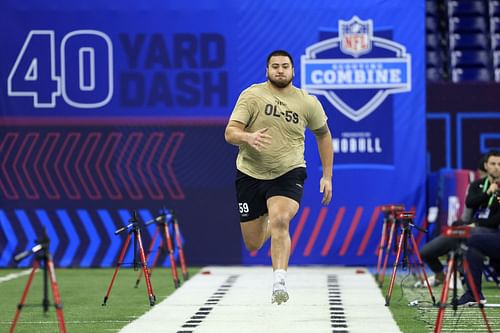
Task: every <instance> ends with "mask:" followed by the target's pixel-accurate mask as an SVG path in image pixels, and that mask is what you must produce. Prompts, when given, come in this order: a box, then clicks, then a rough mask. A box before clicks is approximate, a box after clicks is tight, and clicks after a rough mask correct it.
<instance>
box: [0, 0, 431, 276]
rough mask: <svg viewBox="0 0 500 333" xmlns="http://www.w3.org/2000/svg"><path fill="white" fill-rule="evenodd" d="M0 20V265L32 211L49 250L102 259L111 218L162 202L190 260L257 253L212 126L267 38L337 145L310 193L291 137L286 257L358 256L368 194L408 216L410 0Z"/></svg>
mask: <svg viewBox="0 0 500 333" xmlns="http://www.w3.org/2000/svg"><path fill="white" fill-rule="evenodd" d="M0 26H1V29H0V43H1V45H2V46H3V47H2V53H1V54H0V172H1V174H2V177H0V200H1V203H2V206H1V210H0V223H1V229H0V254H1V255H0V260H1V261H0V266H10V265H13V262H12V260H11V257H12V256H13V255H14V254H16V253H17V252H20V251H24V250H26V249H28V248H30V247H31V246H33V244H34V242H35V240H36V238H37V237H38V235H39V234H40V233H41V230H42V228H43V227H45V228H46V229H47V232H48V234H49V236H50V238H51V240H52V244H51V248H50V250H51V252H52V253H53V255H54V258H55V262H56V264H57V265H60V266H75V267H89V266H91V267H94V266H96V267H98V266H112V265H114V263H115V262H116V259H117V256H118V255H119V252H120V248H121V246H122V245H123V242H124V240H125V236H124V235H119V236H115V235H114V234H113V231H114V230H115V229H117V228H119V227H120V226H122V225H124V224H127V222H128V217H129V216H130V214H131V211H132V210H137V211H139V212H140V214H139V215H140V217H141V218H142V219H143V220H147V219H148V218H150V217H153V216H156V215H157V214H158V212H159V211H160V210H161V209H162V207H164V206H166V207H167V208H171V209H175V211H176V212H177V214H178V216H179V223H180V225H181V230H182V232H183V239H184V242H185V252H186V259H187V261H188V264H197V265H203V264H235V263H246V264H254V263H255V264H261V263H269V262H270V258H269V255H268V245H267V247H265V248H263V249H262V250H260V251H259V252H257V253H251V254H250V253H248V252H247V251H246V250H244V249H243V245H242V242H241V236H240V229H239V223H238V216H237V207H236V202H235V195H234V173H235V170H234V164H235V162H234V159H235V155H236V149H235V148H234V147H232V146H230V145H228V144H226V143H225V142H224V137H223V133H224V127H225V123H226V121H227V118H228V116H229V114H230V113H231V110H232V107H233V105H234V103H235V101H236V99H237V97H238V94H239V93H240V92H241V91H242V90H243V89H244V88H246V87H247V86H248V85H249V84H252V83H255V82H262V81H264V80H265V75H264V74H265V58H266V56H267V54H268V53H269V52H270V51H271V50H274V49H277V48H283V49H286V50H289V51H290V53H291V54H292V55H293V56H294V59H295V74H296V75H295V79H294V84H295V85H297V86H302V87H303V88H304V89H307V90H309V91H310V92H311V93H314V94H317V95H318V96H319V98H320V101H321V102H322V104H323V106H324V108H325V110H326V112H327V115H328V117H329V125H330V127H331V129H332V133H333V136H334V145H335V147H336V157H335V170H334V183H333V187H334V195H333V202H332V204H331V205H330V206H329V207H321V205H320V200H321V196H320V194H319V193H318V189H317V188H318V182H319V178H320V176H321V170H320V165H321V164H320V160H319V157H318V154H317V149H316V144H315V142H314V139H313V138H312V136H310V135H309V134H308V136H307V138H306V140H307V141H306V160H307V163H308V181H307V183H306V186H305V195H304V200H303V203H302V206H301V209H300V211H299V212H298V214H297V216H296V218H295V219H294V221H293V222H292V226H291V233H292V241H293V252H292V257H291V262H292V263H298V264H309V263H323V264H352V265H358V264H370V263H374V262H375V260H376V258H375V254H374V253H375V252H374V251H375V248H376V246H377V242H378V238H379V234H380V228H381V216H380V209H379V207H380V205H384V204H391V203H404V204H405V205H406V206H407V207H408V208H409V209H410V208H414V209H416V211H417V219H418V221H417V223H420V221H421V220H422V219H423V212H424V204H425V89H424V88H425V78H424V63H425V61H424V2H423V1H410V0H406V1H397V2H395V1H389V0H386V1H382V0H381V1H376V2H373V1H361V0H357V1H350V2H340V1H312V0H311V1H303V0H301V1H298V0H297V1H294V0H289V1H284V2H283V1H282V2H279V3H278V2H265V1H250V0H246V1H201V0H200V1H189V2H165V1H151V0H150V1H142V2H140V3H136V2H131V1H106V2H102V1H101V2H98V1H87V2H85V3H83V2H81V3H68V2H63V1H53V2H51V3H49V4H47V3H44V4H43V5H42V4H41V3H39V2H36V1H23V2H21V3H18V2H13V1H4V2H2V3H1V4H0ZM148 228H149V229H147V230H144V231H143V238H144V243H145V246H146V247H147V246H148V245H149V242H150V241H151V237H152V234H153V230H152V229H154V227H153V226H150V227H148ZM130 257H131V252H130V251H129V253H128V254H127V260H128V259H130ZM160 262H161V263H162V265H168V260H166V258H165V257H164V255H163V257H162V258H161V260H160ZM22 264H23V265H27V264H29V263H22Z"/></svg>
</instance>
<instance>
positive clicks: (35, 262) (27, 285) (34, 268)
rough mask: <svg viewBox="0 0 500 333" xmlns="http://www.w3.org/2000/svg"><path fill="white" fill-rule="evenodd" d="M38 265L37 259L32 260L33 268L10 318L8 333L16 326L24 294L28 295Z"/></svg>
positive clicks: (22, 305) (24, 298) (24, 297)
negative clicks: (12, 317) (14, 312)
mask: <svg viewBox="0 0 500 333" xmlns="http://www.w3.org/2000/svg"><path fill="white" fill-rule="evenodd" d="M39 265H40V264H39V262H38V261H37V260H35V261H33V268H32V269H31V273H30V276H29V277H28V281H27V282H26V286H25V287H24V290H23V294H22V296H21V300H20V301H19V304H18V305H17V310H16V314H15V315H14V319H13V320H12V324H11V326H10V330H9V333H13V332H14V329H15V328H16V324H17V320H18V319H19V316H20V315H21V310H22V309H23V307H24V301H25V300H26V296H28V291H29V289H30V286H31V283H32V282H33V278H34V277H35V272H36V270H37V268H38V266H39Z"/></svg>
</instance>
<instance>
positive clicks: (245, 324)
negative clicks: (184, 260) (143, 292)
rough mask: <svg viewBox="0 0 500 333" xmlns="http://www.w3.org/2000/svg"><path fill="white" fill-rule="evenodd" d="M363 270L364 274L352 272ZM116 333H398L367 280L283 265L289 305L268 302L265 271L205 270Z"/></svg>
mask: <svg viewBox="0 0 500 333" xmlns="http://www.w3.org/2000/svg"><path fill="white" fill-rule="evenodd" d="M359 271H361V272H365V273H359ZM202 272H207V273H210V274H201V273H200V274H197V275H195V276H194V277H193V278H191V279H190V280H189V281H187V282H186V283H185V284H183V285H182V287H181V288H179V289H178V290H176V291H175V292H174V293H173V294H172V295H171V296H169V297H168V298H167V299H166V300H164V301H163V302H161V303H159V304H157V305H155V306H154V307H153V308H152V309H151V310H150V311H149V312H147V313H146V314H144V315H143V316H141V317H140V318H138V319H137V320H135V321H134V322H132V323H130V324H129V325H127V326H126V327H124V328H123V329H122V330H121V331H120V332H122V333H143V332H148V333H155V332H158V333H159V332H172V333H181V332H182V333H188V332H196V333H216V332H217V333H229V332H230V333H255V332H266V333H274V332H287V333H304V332H311V333H327V332H328V333H331V332H350V333H365V332H366V333H368V332H369V333H372V332H385V333H392V332H394V333H396V332H400V330H399V328H398V327H397V325H396V323H395V321H394V319H393V318H392V315H391V313H390V311H389V309H388V308H387V307H385V306H384V304H385V301H384V297H383V295H382V294H381V293H380V290H379V289H378V287H377V285H376V283H375V281H374V279H373V277H372V276H371V275H370V274H369V273H368V272H367V271H365V270H363V269H361V270H359V269H358V270H357V269H356V268H344V267H295V266H294V267H290V269H289V270H288V277H287V286H288V291H289V293H290V300H289V301H288V302H287V303H285V304H283V305H280V306H277V305H275V304H271V288H272V282H273V276H272V269H271V268H270V267H206V268H204V269H203V270H202Z"/></svg>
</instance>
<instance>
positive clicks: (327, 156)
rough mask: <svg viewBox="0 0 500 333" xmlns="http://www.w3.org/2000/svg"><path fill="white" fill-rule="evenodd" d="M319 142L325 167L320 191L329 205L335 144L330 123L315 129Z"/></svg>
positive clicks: (325, 203)
mask: <svg viewBox="0 0 500 333" xmlns="http://www.w3.org/2000/svg"><path fill="white" fill-rule="evenodd" d="M312 132H313V133H314V136H315V137H316V142H317V143H318V151H319V157H320V158H321V165H322V167H323V176H322V177H321V180H320V183H319V191H320V192H321V193H323V199H322V200H321V203H322V204H323V205H328V204H329V203H330V200H331V199H332V172H333V145H332V135H331V133H330V129H329V128H328V125H327V124H325V125H324V126H322V127H320V128H318V129H316V130H313V131H312Z"/></svg>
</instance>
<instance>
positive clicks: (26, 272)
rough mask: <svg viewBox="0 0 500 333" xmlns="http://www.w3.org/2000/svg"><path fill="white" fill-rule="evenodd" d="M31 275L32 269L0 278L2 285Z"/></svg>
mask: <svg viewBox="0 0 500 333" xmlns="http://www.w3.org/2000/svg"><path fill="white" fill-rule="evenodd" d="M30 273H31V269H26V270H24V271H21V272H19V273H10V274H7V275H5V276H0V283H2V282H7V281H10V280H14V279H17V278H18V277H21V276H24V275H29V274H30Z"/></svg>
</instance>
